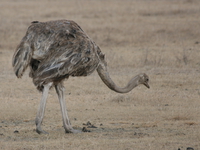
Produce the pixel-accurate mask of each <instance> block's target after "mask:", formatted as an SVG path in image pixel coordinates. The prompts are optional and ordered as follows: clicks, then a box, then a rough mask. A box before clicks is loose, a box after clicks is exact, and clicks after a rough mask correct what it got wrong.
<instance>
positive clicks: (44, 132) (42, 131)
mask: <svg viewBox="0 0 200 150" xmlns="http://www.w3.org/2000/svg"><path fill="white" fill-rule="evenodd" d="M36 132H37V133H38V134H49V133H48V132H46V131H44V130H42V129H41V128H36Z"/></svg>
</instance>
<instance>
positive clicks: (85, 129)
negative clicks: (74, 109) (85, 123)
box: [82, 127, 91, 132]
mask: <svg viewBox="0 0 200 150" xmlns="http://www.w3.org/2000/svg"><path fill="white" fill-rule="evenodd" d="M82 131H83V132H91V131H90V130H88V129H87V128H86V127H83V129H82Z"/></svg>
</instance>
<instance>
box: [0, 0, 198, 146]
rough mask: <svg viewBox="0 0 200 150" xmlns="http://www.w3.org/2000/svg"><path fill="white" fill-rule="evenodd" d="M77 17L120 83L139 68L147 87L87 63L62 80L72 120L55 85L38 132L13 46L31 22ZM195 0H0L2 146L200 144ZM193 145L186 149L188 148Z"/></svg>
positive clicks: (32, 91) (31, 93)
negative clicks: (105, 76)
mask: <svg viewBox="0 0 200 150" xmlns="http://www.w3.org/2000/svg"><path fill="white" fill-rule="evenodd" d="M58 19H70V20H74V21H76V22H77V23H78V24H79V25H80V26H81V27H82V28H83V29H84V30H85V31H86V32H87V34H88V35H89V36H90V37H91V38H92V39H94V41H95V42H96V43H97V44H98V45H99V46H100V47H101V49H102V52H103V53H105V54H106V58H107V62H108V66H109V72H110V75H111V77H112V78H113V80H114V81H115V82H116V84H118V85H119V86H124V85H126V83H127V82H128V80H129V79H131V77H133V76H135V75H137V74H138V73H141V72H145V73H146V74H148V75H149V77H150V86H151V88H150V89H147V88H146V87H144V86H142V85H141V86H139V87H137V88H135V89H134V90H133V91H131V92H130V93H127V94H118V93H115V92H113V91H111V90H109V89H108V88H107V87H106V86H105V85H104V84H103V82H102V81H101V79H100V78H99V76H98V74H97V73H96V72H94V73H93V74H92V75H90V76H88V77H80V78H70V79H69V80H67V81H65V87H66V102H67V108H68V112H69V117H70V119H71V123H72V125H73V127H74V128H77V129H80V130H81V129H82V128H83V127H86V126H87V125H84V124H87V123H88V122H90V123H91V124H92V125H94V126H95V127H97V128H88V129H89V130H90V131H91V132H87V133H80V134H65V133H64V129H63V127H62V119H61V112H60V107H59V102H58V99H57V96H56V93H55V90H54V89H52V90H51V91H50V94H49V97H48V100H47V107H46V112H45V118H44V121H43V129H44V130H46V131H48V132H49V134H48V135H39V134H37V133H36V132H35V122H34V119H35V116H36V112H37V109H38V106H39V101H40V97H41V93H39V92H38V91H37V90H36V88H35V87H34V85H33V84H32V80H31V78H29V77H28V70H27V71H26V73H25V74H24V76H23V77H22V79H17V77H16V76H15V75H14V72H13V68H12V66H11V60H12V55H13V53H14V51H15V48H16V47H17V45H18V44H19V42H20V40H21V39H22V37H23V36H24V34H25V32H26V30H27V28H28V26H29V25H30V22H32V21H34V20H38V21H49V20H58ZM199 27H200V1H199V0H176V1H173V0H162V1H161V0H140V1H139V0H138V1H137V0H123V1H122V0H121V1H120V0H74V1H72V0H68V1H66V0H43V1H41V0H40V1H39V0H34V1H29V0H1V2H0V84H1V86H0V102H1V104H0V110H1V111H0V148H1V149H6V150H21V149H24V150H38V149H42V150H43V149H48V150H49V149H59V150H64V149H73V150H93V149H95V150H112V149H113V150H161V149H162V150H186V149H188V150H192V148H193V149H194V150H200V29H199ZM189 148H190V149H189Z"/></svg>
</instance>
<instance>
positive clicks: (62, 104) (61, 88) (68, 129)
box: [55, 83, 81, 133]
mask: <svg viewBox="0 0 200 150" xmlns="http://www.w3.org/2000/svg"><path fill="white" fill-rule="evenodd" d="M55 89H56V92H57V94H58V99H59V102H60V108H61V112H62V120H63V127H64V129H65V132H66V133H79V132H81V131H79V130H74V129H73V128H72V126H71V124H70V121H69V117H68V115H67V108H66V102H65V96H64V91H65V87H64V86H63V85H62V83H58V84H57V85H55Z"/></svg>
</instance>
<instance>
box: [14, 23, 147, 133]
mask: <svg viewBox="0 0 200 150" xmlns="http://www.w3.org/2000/svg"><path fill="white" fill-rule="evenodd" d="M12 65H13V67H14V72H15V74H16V76H17V77H18V78H21V77H22V75H23V73H24V71H25V70H26V68H27V67H28V66H29V67H30V74H29V76H30V77H31V78H33V83H34V85H35V86H36V87H37V89H38V90H39V91H41V92H42V98H41V101H40V106H39V109H38V112H37V116H36V119H35V123H36V132H37V133H39V134H41V133H47V132H46V131H44V130H42V128H41V124H42V120H43V116H44V112H45V106H46V100H47V96H48V92H49V89H50V88H51V87H53V86H54V87H55V89H56V92H57V95H58V99H59V102H60V107H61V112H62V119H63V126H64V129H65V132H66V133H77V132H81V131H78V130H75V129H73V128H72V126H71V124H70V121H69V117H68V115H67V110H66V104H65V98H64V90H65V88H64V86H63V81H64V79H68V78H69V76H73V77H74V76H87V75H89V74H91V73H92V72H93V71H94V70H95V69H96V70H97V72H98V74H99V76H100V77H101V79H102V81H103V82H104V83H105V84H106V85H107V86H108V88H110V89H111V90H114V91H115V92H118V93H127V92H129V91H131V90H132V89H133V88H135V87H136V86H138V85H139V84H144V85H145V86H146V87H147V88H149V85H148V81H149V78H148V76H147V75H146V74H144V73H142V74H139V75H137V76H135V77H134V78H132V79H131V80H130V81H129V82H128V84H127V86H126V87H124V88H121V87H118V86H117V85H116V84H115V83H114V82H113V81H112V80H111V78H110V76H109V73H108V71H107V63H106V61H105V59H104V54H103V53H102V52H101V50H100V48H99V47H98V46H97V45H96V44H95V42H94V41H93V40H91V39H90V38H89V37H88V36H87V34H86V33H85V32H84V31H83V30H82V29H81V27H80V26H79V25H78V24H77V23H75V22H74V21H70V20H57V21H49V22H38V21H34V22H32V24H31V25H30V26H29V28H28V30H27V32H26V35H25V36H24V37H23V39H22V41H21V43H20V44H19V46H18V47H17V49H16V51H15V53H14V56H13V61H12Z"/></svg>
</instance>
